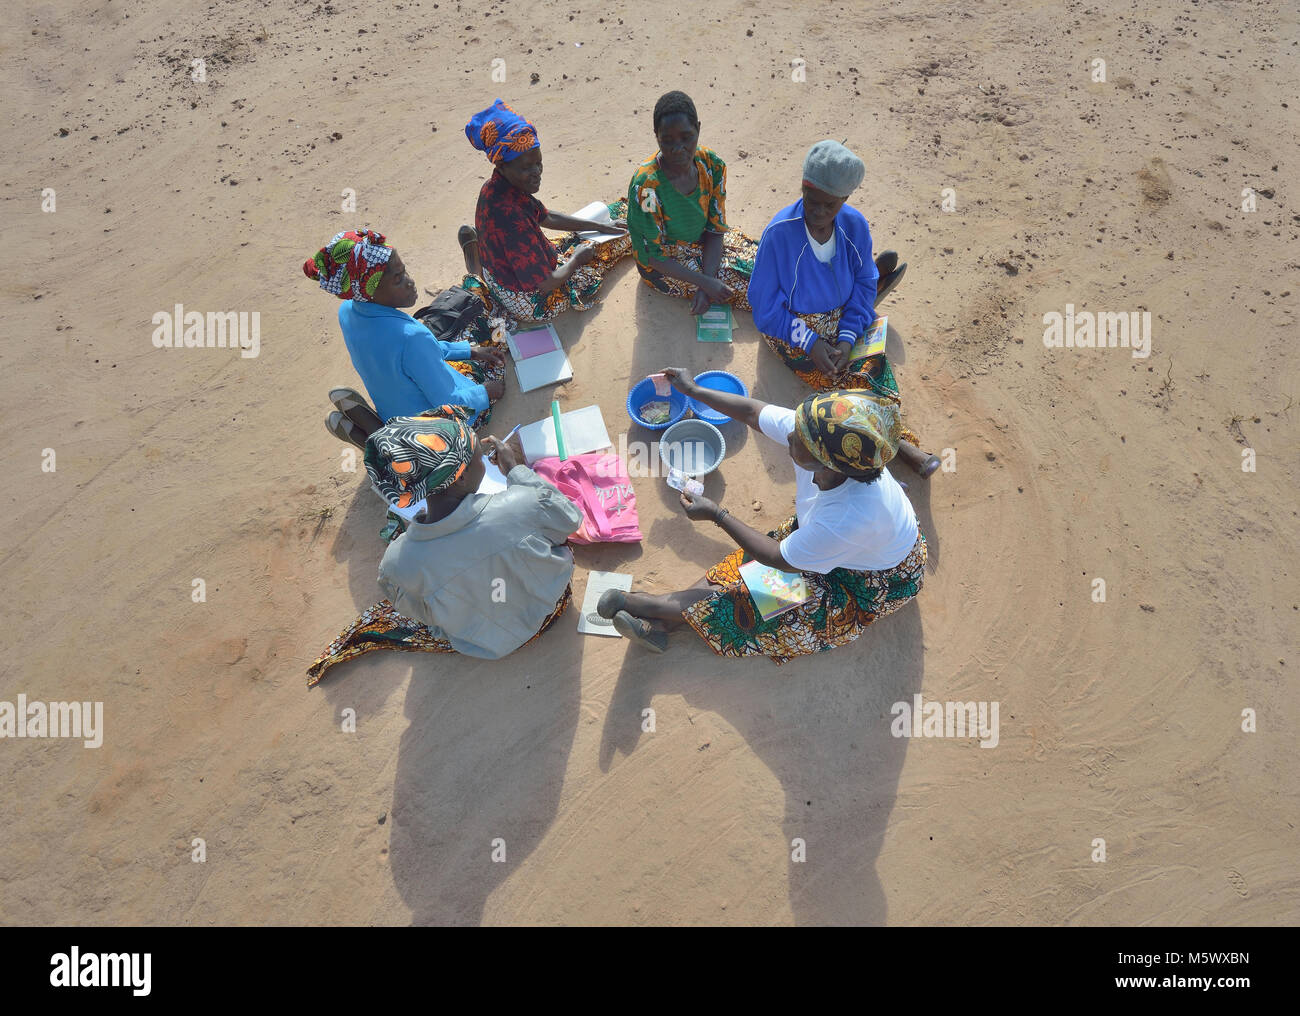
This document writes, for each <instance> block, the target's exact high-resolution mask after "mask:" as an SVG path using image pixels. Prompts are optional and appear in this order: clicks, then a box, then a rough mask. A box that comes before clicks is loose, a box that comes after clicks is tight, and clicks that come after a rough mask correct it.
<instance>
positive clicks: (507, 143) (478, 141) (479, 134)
mask: <svg viewBox="0 0 1300 1016" xmlns="http://www.w3.org/2000/svg"><path fill="white" fill-rule="evenodd" d="M465 137H466V138H468V139H469V143H470V144H471V145H473V146H474V147H475V148H477V149H478V150H479V151H480V152H482V153H483V154H484V155H486V156H487V157H488V162H490V163H492V165H494V166H499V165H500V164H501V163H503V162H513V161H514V160H515V159H517V158H519V156H521V155H523V154H524V152H527V151H531V150H532V149H534V148H536V147H538V146H539V145H540V144H541V143H542V142H541V139H540V138H539V137H538V136H537V128H536V127H534V126H533V125H532V123H530V122H529V121H528V120H527V119H526V118H525V117H522V116H520V115H519V114H518V113H516V112H515V111H514V110H513V109H511V108H510V107H509V106H507V105H506V104H505V103H504V102H502V101H501V100H500V99H497V100H496V102H494V103H492V105H490V106H489V107H488V108H487V109H485V110H482V111H481V112H478V113H475V114H474V115H473V116H472V117H470V121H469V123H467V124H466V125H465Z"/></svg>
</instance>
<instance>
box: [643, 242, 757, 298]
mask: <svg viewBox="0 0 1300 1016" xmlns="http://www.w3.org/2000/svg"><path fill="white" fill-rule="evenodd" d="M662 249H663V251H664V257H665V259H666V260H669V261H676V262H677V263H678V264H682V265H685V266H686V267H687V268H689V269H690V270H691V271H693V272H702V271H703V270H704V269H703V267H702V265H703V263H704V250H703V248H702V247H701V246H700V245H699V244H698V243H672V242H670V243H665V244H663V245H662ZM757 252H758V241H756V240H754V239H753V238H751V237H748V236H746V235H745V234H744V233H740V232H737V231H736V230H734V229H733V230H730V231H729V232H727V233H724V234H723V236H722V261H721V263H720V264H719V266H718V278H719V279H720V280H721V281H723V282H725V283H726V284H727V285H728V286H730V287H731V294H732V295H731V299H730V300H728V301H727V303H729V304H731V306H732V307H734V308H735V309H736V310H750V309H751V308H750V306H749V277H750V276H751V275H753V274H754V255H755V254H756V253H757ZM636 270H637V271H638V272H639V273H640V275H641V279H642V281H643V282H645V284H646V285H647V286H649V287H650V288H651V289H653V290H655V291H656V292H659V293H664V294H665V295H667V296H675V297H677V298H678V299H682V300H692V299H694V298H695V290H696V287H695V286H693V285H691V284H690V283H689V282H682V281H681V280H680V279H674V278H673V277H672V276H670V275H665V274H664V273H663V272H661V271H659V269H657V268H642V267H641V265H640V264H639V263H638V264H637V266H636Z"/></svg>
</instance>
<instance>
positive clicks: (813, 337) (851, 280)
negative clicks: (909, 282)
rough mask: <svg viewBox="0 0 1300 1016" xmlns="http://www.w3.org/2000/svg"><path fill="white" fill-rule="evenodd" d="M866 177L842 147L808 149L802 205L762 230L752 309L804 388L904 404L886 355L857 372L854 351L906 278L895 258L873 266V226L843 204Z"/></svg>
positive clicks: (784, 212) (824, 145)
mask: <svg viewBox="0 0 1300 1016" xmlns="http://www.w3.org/2000/svg"><path fill="white" fill-rule="evenodd" d="M865 172H866V168H865V167H864V166H863V164H862V160H861V159H859V158H858V157H857V156H856V155H854V154H853V153H852V152H851V151H849V149H847V148H845V147H844V146H843V145H842V144H840V143H839V142H837V141H819V142H817V144H815V145H813V146H812V148H811V149H809V151H808V155H807V157H806V158H805V159H804V164H803V197H802V198H800V199H799V200H798V201H796V202H795V203H794V204H792V205H790V206H788V207H786V208H783V209H781V211H779V212H778V213H777V214H776V216H775V217H774V218H773V219H772V221H771V222H770V223H769V224H768V226H767V229H765V230H764V231H763V237H762V240H761V241H760V242H759V245H758V253H757V255H756V256H755V260H754V274H753V278H752V279H751V280H750V283H749V302H750V304H751V305H752V306H753V310H754V326H755V327H756V328H757V329H758V330H759V332H760V333H762V335H763V338H764V339H765V340H766V342H767V344H768V346H770V347H771V348H772V350H773V351H774V352H775V353H776V354H777V355H778V356H780V357H781V359H782V360H784V361H785V363H786V365H787V366H788V367H789V368H790V369H791V370H793V371H794V372H795V373H796V374H797V375H798V376H799V377H800V378H801V379H802V380H803V381H804V382H806V383H807V384H809V385H811V386H812V387H813V388H815V389H817V390H818V391H827V390H830V389H870V390H872V391H874V392H875V393H876V394H877V395H881V396H884V397H886V398H890V399H892V400H893V401H897V400H898V387H897V385H896V384H895V382H894V376H893V371H892V370H891V369H890V367H889V364H888V363H887V362H886V361H885V358H884V356H883V355H882V356H880V357H878V358H873V359H872V360H871V361H867V362H866V363H861V364H857V363H855V364H854V365H853V366H852V368H850V364H849V351H850V350H851V349H852V348H853V344H854V343H855V342H856V341H857V339H858V337H859V336H861V335H863V334H864V333H865V332H866V331H867V330H868V329H869V328H870V327H871V326H872V324H874V323H875V320H876V311H875V304H876V303H877V302H878V301H879V300H880V299H881V298H882V297H883V296H884V295H885V294H886V293H888V292H889V291H890V290H891V289H893V288H894V286H896V285H897V284H898V281H899V280H900V279H901V278H902V277H903V272H904V271H906V270H907V265H900V264H898V255H897V254H895V253H894V252H893V251H886V252H885V253H884V254H882V255H881V256H880V259H879V260H873V259H872V249H871V230H870V229H869V228H868V226H867V220H866V218H864V217H863V215H862V213H861V212H859V211H858V210H857V209H855V208H851V207H848V206H846V205H845V203H844V202H845V200H846V199H847V198H848V196H849V195H850V194H851V193H853V191H854V190H855V189H856V188H857V186H858V185H859V184H860V183H861V182H862V178H863V176H864V175H865ZM876 361H878V362H876Z"/></svg>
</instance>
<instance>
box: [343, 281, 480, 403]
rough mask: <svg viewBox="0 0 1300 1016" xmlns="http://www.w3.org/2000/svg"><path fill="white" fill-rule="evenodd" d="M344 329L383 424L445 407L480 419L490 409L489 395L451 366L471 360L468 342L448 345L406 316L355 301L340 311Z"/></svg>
mask: <svg viewBox="0 0 1300 1016" xmlns="http://www.w3.org/2000/svg"><path fill="white" fill-rule="evenodd" d="M339 327H340V328H342V329H343V342H344V343H345V344H346V345H347V347H348V355H349V356H351V357H352V366H353V367H354V368H356V372H357V373H358V374H360V375H361V380H362V382H364V384H365V386H366V391H367V392H369V393H370V398H371V401H373V402H374V404H375V412H377V413H378V414H379V416H380V417H381V418H382V419H384V420H388V419H391V418H392V417H394V416H419V415H420V414H421V413H423V412H424V411H425V410H426V409H433V408H434V407H436V406H444V405H451V406H468V407H469V408H470V409H473V410H475V418H477V416H478V411H479V410H483V409H487V407H488V395H487V389H486V388H484V387H483V386H482V385H480V384H475V383H474V382H473V381H471V380H470V379H469V378H467V377H465V375H463V374H461V373H460V372H459V371H457V370H455V369H454V368H452V367H451V366H450V365H449V364H448V363H447V361H448V360H468V359H469V358H470V344H469V343H468V342H443V341H442V340H441V339H439V338H437V337H436V336H435V335H434V334H433V332H431V331H429V329H428V328H427V327H425V326H424V325H423V324H421V323H420V322H419V321H417V320H415V318H413V317H411V315H410V314H407V313H406V312H405V311H400V310H398V309H396V308H395V307H384V306H381V305H379V304H377V303H360V302H358V301H356V300H344V301H343V302H342V304H341V305H340V306H339Z"/></svg>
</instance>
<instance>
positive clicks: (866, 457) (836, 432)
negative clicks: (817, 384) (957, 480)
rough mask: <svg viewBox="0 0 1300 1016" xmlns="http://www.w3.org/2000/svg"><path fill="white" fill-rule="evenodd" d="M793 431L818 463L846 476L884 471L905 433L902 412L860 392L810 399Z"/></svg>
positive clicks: (820, 394)
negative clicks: (900, 415)
mask: <svg viewBox="0 0 1300 1016" xmlns="http://www.w3.org/2000/svg"><path fill="white" fill-rule="evenodd" d="M794 426H795V431H796V433H798V435H799V439H800V440H801V441H803V443H804V444H805V445H806V446H807V448H808V450H809V451H810V452H812V455H813V458H815V459H816V460H817V461H818V462H820V463H821V464H822V465H823V466H826V467H827V468H828V469H833V470H835V471H836V472H837V473H844V474H845V475H846V476H868V475H870V474H871V473H872V472H874V471H875V470H877V469H881V468H883V467H884V465H885V463H886V462H888V461H889V460H890V459H892V458H893V457H894V456H895V455H896V454H897V452H898V442H899V441H900V440H901V439H902V434H903V422H902V419H901V418H900V417H899V415H898V407H897V406H895V405H894V404H893V403H892V402H887V401H885V400H884V399H878V398H876V397H875V396H874V395H868V394H866V393H865V392H861V391H835V392H818V393H816V394H813V395H810V396H808V398H806V399H804V400H803V402H801V403H800V404H799V408H798V409H796V410H795V417H794Z"/></svg>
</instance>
